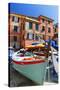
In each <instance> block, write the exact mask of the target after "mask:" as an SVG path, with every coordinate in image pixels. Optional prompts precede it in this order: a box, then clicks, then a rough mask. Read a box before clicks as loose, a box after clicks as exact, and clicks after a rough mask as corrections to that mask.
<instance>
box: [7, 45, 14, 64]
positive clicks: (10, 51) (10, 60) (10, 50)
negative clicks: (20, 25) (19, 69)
mask: <svg viewBox="0 0 60 90" xmlns="http://www.w3.org/2000/svg"><path fill="white" fill-rule="evenodd" d="M13 54H14V48H13V47H9V48H8V60H9V63H11V62H12V55H13Z"/></svg>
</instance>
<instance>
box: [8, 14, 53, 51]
mask: <svg viewBox="0 0 60 90" xmlns="http://www.w3.org/2000/svg"><path fill="white" fill-rule="evenodd" d="M8 23H9V24H8V25H9V29H8V32H9V34H8V36H9V46H12V47H14V48H17V49H19V48H25V46H26V45H30V44H32V43H33V42H40V39H45V40H47V39H50V38H52V37H53V36H54V30H53V20H52V19H50V18H48V17H46V16H42V15H41V16H39V17H37V18H36V17H30V16H25V15H20V14H19V15H18V14H9V21H8Z"/></svg>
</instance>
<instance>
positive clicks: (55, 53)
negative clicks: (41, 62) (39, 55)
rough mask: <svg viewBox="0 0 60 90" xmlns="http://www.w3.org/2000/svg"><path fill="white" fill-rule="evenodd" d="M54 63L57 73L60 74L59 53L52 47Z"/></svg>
mask: <svg viewBox="0 0 60 90" xmlns="http://www.w3.org/2000/svg"><path fill="white" fill-rule="evenodd" d="M51 55H52V62H53V66H54V69H55V71H56V73H57V74H58V51H57V50H55V49H54V48H53V47H51Z"/></svg>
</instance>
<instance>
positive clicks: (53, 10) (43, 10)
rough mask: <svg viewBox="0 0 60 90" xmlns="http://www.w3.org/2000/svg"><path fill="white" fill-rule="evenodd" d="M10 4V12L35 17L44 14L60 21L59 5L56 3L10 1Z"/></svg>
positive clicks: (55, 20) (55, 21)
mask: <svg viewBox="0 0 60 90" xmlns="http://www.w3.org/2000/svg"><path fill="white" fill-rule="evenodd" d="M8 6H9V11H10V13H16V14H23V15H27V16H33V17H38V16H40V15H43V16H47V17H49V18H51V19H53V20H54V23H57V22H58V6H56V5H40V4H38V5H37V4H23V3H9V4H8Z"/></svg>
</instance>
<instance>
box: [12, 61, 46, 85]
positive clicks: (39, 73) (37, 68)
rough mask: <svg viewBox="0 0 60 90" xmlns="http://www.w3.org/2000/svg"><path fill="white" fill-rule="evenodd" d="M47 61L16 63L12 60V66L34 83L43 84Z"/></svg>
mask: <svg viewBox="0 0 60 90" xmlns="http://www.w3.org/2000/svg"><path fill="white" fill-rule="evenodd" d="M46 66H47V62H41V63H36V64H17V63H15V62H13V68H14V69H15V70H17V71H18V72H19V73H21V74H23V75H24V76H26V77H27V78H29V79H31V80H32V81H34V82H35V83H36V84H39V85H43V82H44V78H45V75H46Z"/></svg>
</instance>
